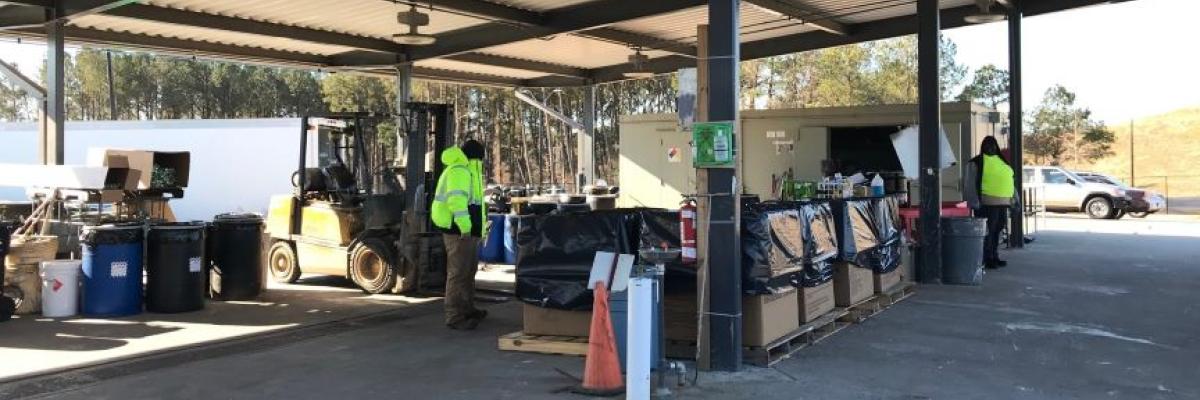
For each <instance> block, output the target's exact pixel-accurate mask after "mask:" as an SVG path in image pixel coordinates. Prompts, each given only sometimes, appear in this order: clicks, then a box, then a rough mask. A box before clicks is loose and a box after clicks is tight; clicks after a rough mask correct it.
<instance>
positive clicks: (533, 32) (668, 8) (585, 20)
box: [412, 0, 707, 60]
mask: <svg viewBox="0 0 1200 400" xmlns="http://www.w3.org/2000/svg"><path fill="white" fill-rule="evenodd" d="M704 4H707V1H706V0H654V1H644V0H601V1H596V2H590V3H583V4H579V5H575V6H570V7H566V8H563V9H559V10H553V11H549V12H546V13H545V23H544V24H543V25H539V26H529V27H522V28H517V27H513V26H511V25H509V24H507V23H500V22H491V23H486V24H480V25H477V26H472V27H468V28H463V29H458V30H454V31H450V32H446V33H442V34H440V35H437V37H438V42H437V44H436V45H433V46H427V47H421V48H414V49H412V58H413V60H422V59H427V58H435V57H442V56H448V55H452V54H459V53H465V52H469V51H474V50H479V49H483V48H487V47H492V46H499V45H504V44H509V43H515V42H520V41H524V40H529V39H535V38H540V37H546V36H554V35H559V34H564V33H571V32H576V31H581V30H585V29H590V28H595V27H600V26H604V25H610V24H615V23H618V22H622V21H627V20H631V19H637V18H643V17H649V16H654V15H660V14H665V13H671V12H675V11H679V10H683V9H687V8H691V7H698V6H702V5H704Z"/></svg>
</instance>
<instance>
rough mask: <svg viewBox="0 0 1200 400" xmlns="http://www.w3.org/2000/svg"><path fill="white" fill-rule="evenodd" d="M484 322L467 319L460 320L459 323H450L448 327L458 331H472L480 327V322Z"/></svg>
mask: <svg viewBox="0 0 1200 400" xmlns="http://www.w3.org/2000/svg"><path fill="white" fill-rule="evenodd" d="M482 320H483V319H481V318H473V317H467V318H463V319H461V320H458V321H457V322H451V323H448V324H446V326H447V327H449V328H450V329H453V330H456V331H471V330H475V328H476V327H478V326H479V322H480V321H482Z"/></svg>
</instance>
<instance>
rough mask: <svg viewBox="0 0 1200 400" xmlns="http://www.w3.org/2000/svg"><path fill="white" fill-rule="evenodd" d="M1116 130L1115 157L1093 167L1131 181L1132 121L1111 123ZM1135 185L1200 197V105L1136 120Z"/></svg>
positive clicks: (1099, 161) (1174, 194) (1173, 194)
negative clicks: (1130, 142) (1130, 143)
mask: <svg viewBox="0 0 1200 400" xmlns="http://www.w3.org/2000/svg"><path fill="white" fill-rule="evenodd" d="M1109 129H1111V130H1112V131H1113V132H1114V133H1116V136H1117V140H1116V143H1114V144H1113V152H1114V154H1113V155H1112V156H1109V157H1106V158H1103V159H1100V160H1098V161H1096V162H1095V163H1093V165H1091V166H1090V167H1084V168H1080V169H1089V168H1090V169H1091V170H1094V171H1096V172H1103V173H1106V174H1109V175H1112V176H1116V177H1119V178H1121V179H1122V180H1125V182H1126V183H1129V182H1130V179H1129V176H1130V169H1129V159H1130V157H1129V154H1130V147H1129V131H1130V124H1129V122H1128V121H1126V122H1125V123H1124V124H1120V123H1116V124H1113V125H1111V126H1109ZM1133 132H1134V142H1133V144H1134V148H1133V154H1134V168H1135V169H1136V170H1135V172H1136V174H1137V176H1136V178H1137V179H1136V180H1135V184H1136V185H1137V186H1139V187H1149V188H1152V189H1155V190H1158V191H1160V192H1167V193H1168V194H1169V196H1170V197H1172V198H1175V197H1200V169H1197V167H1200V107H1189V108H1184V109H1179V110H1175V111H1171V112H1168V113H1165V114H1160V115H1155V116H1150V117H1145V118H1140V119H1136V120H1134V121H1133Z"/></svg>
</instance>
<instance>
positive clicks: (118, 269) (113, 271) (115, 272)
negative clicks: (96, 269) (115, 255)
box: [108, 261, 129, 278]
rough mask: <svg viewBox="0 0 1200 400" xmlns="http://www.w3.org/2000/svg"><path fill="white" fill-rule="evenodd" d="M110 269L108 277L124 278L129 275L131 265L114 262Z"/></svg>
mask: <svg viewBox="0 0 1200 400" xmlns="http://www.w3.org/2000/svg"><path fill="white" fill-rule="evenodd" d="M108 267H109V268H108V275H109V276H111V277H113V278H124V277H126V276H128V275H129V263H126V262H124V261H113V263H112V264H109V266H108Z"/></svg>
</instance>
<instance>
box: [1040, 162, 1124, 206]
mask: <svg viewBox="0 0 1200 400" xmlns="http://www.w3.org/2000/svg"><path fill="white" fill-rule="evenodd" d="M1024 184H1025V186H1041V187H1042V188H1043V190H1042V192H1043V194H1042V199H1043V201H1044V203H1045V206H1046V210H1047V211H1054V212H1083V213H1085V214H1087V216H1088V217H1091V218H1095V219H1118V218H1121V217H1123V216H1125V213H1126V212H1127V211H1128V210H1129V209H1130V206H1131V204H1132V198H1131V197H1130V195H1129V193H1128V192H1127V191H1126V190H1125V189H1124V188H1122V187H1120V186H1117V185H1111V184H1106V183H1097V182H1092V181H1089V180H1087V179H1084V178H1083V177H1080V176H1079V175H1076V174H1075V173H1074V172H1071V171H1068V170H1065V169H1063V168H1060V167H1051V166H1032V167H1029V166H1027V167H1025V168H1024Z"/></svg>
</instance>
